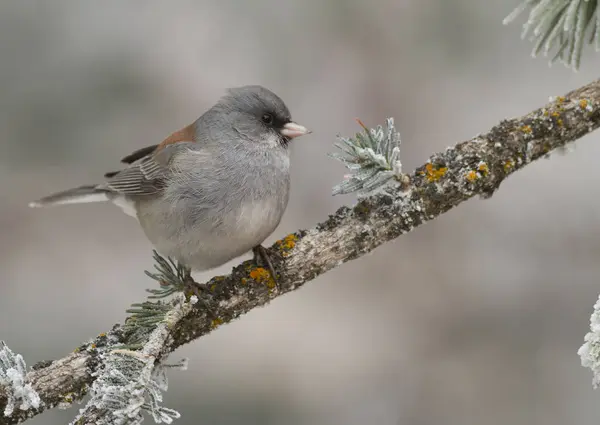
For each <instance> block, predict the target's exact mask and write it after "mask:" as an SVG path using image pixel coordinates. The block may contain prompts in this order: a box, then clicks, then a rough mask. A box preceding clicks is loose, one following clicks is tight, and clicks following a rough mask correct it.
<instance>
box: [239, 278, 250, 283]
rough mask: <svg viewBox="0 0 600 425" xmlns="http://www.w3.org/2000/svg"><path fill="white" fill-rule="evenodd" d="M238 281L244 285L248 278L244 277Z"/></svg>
mask: <svg viewBox="0 0 600 425" xmlns="http://www.w3.org/2000/svg"><path fill="white" fill-rule="evenodd" d="M240 282H241V283H242V285H245V284H246V283H248V279H246V278H245V277H243V278H241V279H240Z"/></svg>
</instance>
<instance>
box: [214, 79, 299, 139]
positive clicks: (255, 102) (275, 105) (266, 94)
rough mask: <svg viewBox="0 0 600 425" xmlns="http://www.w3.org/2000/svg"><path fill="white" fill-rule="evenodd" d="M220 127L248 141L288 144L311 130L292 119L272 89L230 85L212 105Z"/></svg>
mask: <svg viewBox="0 0 600 425" xmlns="http://www.w3.org/2000/svg"><path fill="white" fill-rule="evenodd" d="M211 112H213V113H212V114H211V115H212V116H213V117H215V119H216V118H217V117H218V120H219V121H221V122H220V123H219V124H220V126H219V127H220V128H221V130H222V131H224V132H226V133H231V135H232V136H237V137H238V138H240V137H241V138H242V139H243V140H245V141H247V142H248V143H257V144H264V145H266V146H270V147H274V146H287V145H288V143H289V142H290V140H291V139H293V138H295V137H299V136H302V135H304V134H308V133H310V131H309V130H308V129H307V128H306V127H304V126H301V125H299V124H296V123H295V122H293V121H292V117H291V114H290V111H289V109H288V108H287V106H286V105H285V103H284V102H283V100H281V99H280V98H279V96H277V95H276V94H275V93H273V92H272V91H270V90H268V89H266V88H264V87H261V86H243V87H236V88H232V89H229V90H228V92H227V94H226V95H225V96H223V97H222V98H221V99H220V100H219V101H218V102H217V104H216V105H215V106H214V107H213V108H212V109H211Z"/></svg>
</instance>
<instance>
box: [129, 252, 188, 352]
mask: <svg viewBox="0 0 600 425" xmlns="http://www.w3.org/2000/svg"><path fill="white" fill-rule="evenodd" d="M153 258H154V261H155V262H156V264H155V265H154V268H155V270H156V272H154V273H151V272H149V271H145V273H146V275H147V276H149V277H150V278H152V279H154V280H156V281H157V282H158V283H159V285H160V288H158V289H146V291H147V292H149V293H150V294H151V295H149V296H148V298H149V299H157V298H161V299H162V298H166V297H168V296H170V295H173V294H176V293H180V292H183V291H184V290H185V288H186V284H188V283H189V282H190V281H191V280H192V276H191V270H190V269H189V268H187V267H185V266H183V265H182V264H179V263H176V262H175V261H173V260H172V259H170V258H168V259H165V258H163V257H162V256H161V255H160V254H159V253H158V252H156V251H153ZM171 308H172V305H171V303H168V302H162V301H160V300H158V301H144V302H143V303H136V304H132V305H131V308H129V309H128V310H127V313H129V314H130V316H129V317H127V319H126V321H125V324H124V325H123V331H124V333H125V335H126V339H127V344H126V345H125V346H124V347H126V348H129V349H138V348H140V347H141V345H142V344H143V343H144V341H145V340H146V339H147V338H148V336H149V335H150V333H151V332H152V331H153V330H154V329H155V328H156V326H157V325H158V324H159V323H161V322H162V321H164V319H165V316H166V314H167V313H168V312H169V311H170V309H171Z"/></svg>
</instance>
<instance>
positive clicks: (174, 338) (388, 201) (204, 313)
mask: <svg viewBox="0 0 600 425" xmlns="http://www.w3.org/2000/svg"><path fill="white" fill-rule="evenodd" d="M390 124H392V125H393V123H392V122H388V125H387V129H386V130H384V129H383V128H382V129H381V132H380V131H379V130H378V129H375V130H374V132H373V130H369V131H368V132H370V134H371V135H376V136H377V137H379V136H382V137H381V138H379V140H381V141H384V140H387V141H388V142H391V145H389V146H388V147H387V148H385V149H383V148H382V147H381V146H379V145H378V144H377V143H376V146H375V148H374V149H373V147H372V146H371V150H372V152H373V154H371V152H370V151H366V152H364V151H363V152H362V153H361V152H360V151H358V150H352V148H350V149H351V150H350V151H349V154H350V156H352V153H353V152H356V153H358V154H359V155H363V154H364V155H363V157H364V158H366V161H368V163H370V164H373V163H379V164H380V166H379V168H378V171H377V172H378V173H379V172H383V173H386V174H385V176H391V177H390V178H389V179H387V180H386V181H383V180H385V179H384V178H383V177H382V178H381V180H362V181H363V183H365V182H367V181H370V182H373V183H377V184H373V185H370V184H362V185H357V186H355V187H350V188H348V187H346V191H352V190H360V191H361V192H362V191H363V190H367V189H370V188H377V189H378V190H377V192H376V193H374V194H371V195H369V196H367V195H366V194H364V193H363V194H362V196H361V197H360V198H359V201H358V202H357V203H356V204H355V205H353V206H351V207H342V208H340V209H338V211H336V212H335V213H334V214H332V215H330V216H329V218H328V219H327V220H325V221H324V222H322V223H319V224H317V225H316V226H315V227H313V228H312V229H310V230H300V231H297V232H296V233H293V234H290V235H287V236H285V237H284V238H282V239H281V240H279V241H277V242H276V243H275V244H274V245H273V246H271V247H270V248H269V250H270V257H271V259H272V260H273V262H274V265H275V268H276V270H277V271H278V272H279V274H280V276H279V279H278V283H279V285H277V286H276V285H275V284H274V282H273V280H272V279H271V278H270V274H269V272H268V271H267V270H265V269H264V268H262V267H259V266H257V265H256V264H255V263H254V262H253V261H252V260H249V261H245V262H243V263H242V264H240V265H239V266H237V267H235V268H234V269H233V270H232V272H231V274H229V275H227V276H215V277H213V278H212V279H211V280H209V281H208V282H206V283H205V284H204V286H203V287H202V288H203V289H202V291H203V294H204V295H206V297H204V296H203V297H202V302H196V303H193V301H196V299H195V296H190V294H186V295H185V296H183V297H182V296H181V295H180V296H179V297H178V298H176V300H175V301H174V304H168V303H165V302H163V301H161V300H160V299H159V300H157V301H150V300H147V301H145V302H144V303H141V304H137V305H136V308H135V309H134V310H132V311H131V312H132V313H133V315H132V316H131V317H130V318H129V319H128V321H127V322H126V323H125V325H115V326H114V327H113V329H112V330H111V331H109V332H107V333H106V334H101V335H99V336H98V337H96V338H94V339H93V340H91V341H90V342H88V343H86V344H84V345H83V346H82V347H80V349H78V350H77V351H76V352H75V353H72V354H70V355H68V356H66V357H65V358H63V359H59V360H56V361H54V362H50V363H49V364H46V363H44V364H41V365H38V366H34V370H32V371H30V372H29V373H27V375H26V376H25V377H24V379H23V382H27V383H29V384H30V385H31V388H32V390H33V391H35V392H36V393H37V394H39V397H40V400H41V401H42V402H43V404H42V403H40V407H39V408H38V409H36V410H35V411H32V410H30V411H28V413H24V412H23V411H21V410H18V409H15V410H13V411H12V412H9V413H10V414H9V415H0V425H5V424H15V423H19V422H22V421H23V420H26V419H27V418H28V417H30V416H31V415H32V414H37V413H41V412H42V411H43V410H44V409H49V408H52V407H55V406H58V405H64V404H68V403H72V402H74V401H77V400H80V399H81V398H82V397H83V396H84V395H85V394H86V393H87V392H88V391H89V390H90V388H91V389H92V401H90V403H89V404H88V405H87V406H86V407H85V408H84V410H83V412H82V414H81V416H80V417H79V418H78V420H76V422H75V423H77V424H82V423H99V422H93V420H95V418H97V417H98V416H95V415H97V414H103V413H102V410H103V409H108V410H110V411H111V412H112V413H113V422H106V423H119V422H116V421H115V419H114V417H115V415H114V413H115V412H117V416H118V415H119V414H121V415H123V417H125V416H128V415H129V416H132V417H133V418H139V414H140V412H141V410H143V409H144V408H145V407H144V406H145V405H148V406H146V407H149V408H148V409H147V410H149V411H150V412H152V411H153V408H152V406H150V405H151V404H152V403H156V406H155V409H154V412H155V413H156V412H158V416H157V417H155V419H156V418H158V419H160V420H163V421H164V420H169V419H173V418H175V417H176V413H175V412H173V411H170V410H161V409H164V408H160V407H158V403H159V402H160V397H159V396H160V394H159V392H154V393H153V392H152V391H153V389H155V388H161V387H162V388H164V386H163V385H162V384H163V382H164V381H163V380H162V378H157V377H156V376H153V373H159V372H160V368H161V365H163V364H164V360H165V358H166V356H167V355H168V354H169V353H171V352H172V351H173V350H175V349H176V348H177V347H179V346H181V345H183V344H186V343H188V342H191V341H193V340H195V339H197V338H199V337H201V336H203V335H206V334H208V333H210V332H212V331H214V330H215V329H218V328H219V327H220V326H221V325H223V324H225V323H228V322H230V321H232V320H234V319H237V318H238V317H240V316H241V315H243V314H245V313H247V312H248V311H250V310H252V309H254V308H256V307H260V306H264V305H266V304H268V303H269V302H270V301H271V300H273V299H274V298H276V297H278V296H280V295H283V294H285V293H287V292H290V291H293V290H296V289H298V288H300V287H302V286H303V285H304V284H305V283H306V282H309V281H311V280H314V279H315V278H316V277H318V276H320V275H322V274H324V273H326V272H327V271H329V270H331V269H333V268H335V267H338V266H339V265H341V264H343V263H345V262H347V261H351V260H354V259H356V258H358V257H360V256H362V255H364V254H366V253H368V252H370V251H372V250H374V249H375V248H377V247H378V246H380V245H382V244H383V243H385V242H387V241H390V240H392V239H395V238H397V237H398V236H400V235H402V234H404V233H407V232H409V231H411V230H412V229H414V228H415V227H417V226H420V225H422V224H424V223H426V222H427V221H429V220H432V219H434V218H436V217H438V216H439V215H441V214H443V213H445V212H447V211H449V210H450V209H452V208H454V207H456V206H458V205H460V204H461V203H462V202H464V201H467V200H469V199H471V198H473V197H476V196H480V197H482V198H488V197H490V196H491V195H492V194H493V193H494V192H495V191H496V190H498V188H499V187H500V185H501V183H502V182H503V181H504V180H505V179H506V178H507V177H508V176H510V175H511V174H513V173H514V172H516V171H518V170H520V169H521V168H523V167H525V166H527V165H528V164H530V163H531V162H532V161H535V160H537V159H540V158H545V157H548V156H549V154H550V153H551V152H553V151H556V150H558V149H561V148H563V147H565V146H566V145H567V144H568V143H570V142H573V141H575V140H577V139H579V138H581V137H583V136H585V135H586V134H589V133H590V132H592V131H593V130H595V129H597V128H598V127H599V126H600V80H597V81H594V82H592V83H590V84H588V85H586V86H583V87H581V88H579V89H577V90H574V91H572V92H571V93H568V94H566V95H565V96H564V97H562V96H559V97H555V98H553V99H552V100H551V101H550V103H548V104H546V105H544V106H543V107H541V108H539V109H536V110H534V111H532V112H530V113H529V114H527V115H524V116H522V117H518V118H514V119H510V120H503V121H501V122H500V123H499V124H498V125H496V126H495V127H493V128H492V129H490V130H489V131H488V132H487V133H484V134H480V135H478V136H476V137H474V138H473V139H471V140H467V141H463V142H460V143H458V144H456V145H455V146H453V147H449V148H447V149H446V150H445V151H443V152H440V153H435V154H433V155H432V156H431V157H430V158H429V159H428V160H427V161H426V162H425V163H424V164H423V165H422V166H420V167H418V168H417V169H416V170H414V171H413V172H412V173H411V174H403V173H402V171H401V169H400V164H399V158H398V157H397V154H394V149H395V148H397V147H398V145H397V143H399V137H398V138H396V135H395V132H394V131H393V127H392V125H390ZM368 132H367V133H365V134H364V137H367V138H368ZM386 134H389V136H387V135H386ZM364 137H363V138H362V141H360V143H362V146H363V147H362V149H366V148H369V146H367V145H366V144H365V143H366V139H365V138H364ZM359 139H360V137H358V136H357V137H355V138H354V139H348V141H349V143H350V144H353V143H354V142H356V143H359V142H358V140H359ZM353 141H354V142H353ZM368 143H371V141H370V140H369V141H368ZM357 146H358V145H357ZM348 147H350V145H348ZM380 148H381V149H380ZM380 154H381V155H382V156H383V158H384V159H385V162H384V161H382V160H381V157H380V156H379V155H380ZM392 160H393V161H394V162H393V161H392ZM394 164H396V165H394ZM390 171H391V172H392V175H390V173H389V172H390ZM375 174H377V173H375ZM369 178H373V177H369ZM375 178H376V179H379V178H378V177H376V176H375ZM359 180H360V179H359ZM381 182H383V183H385V184H383V183H382V184H383V185H382V186H380V185H379V183H381ZM547 184H550V185H551V184H554V183H553V182H551V181H549V182H548V183H547ZM350 189H352V190H350ZM157 261H158V263H159V266H158V267H157V269H158V271H159V273H158V274H151V277H153V278H158V279H159V280H160V281H161V287H162V289H161V290H159V291H158V292H157V291H153V296H154V297H155V298H161V297H162V296H163V295H165V294H166V293H167V292H169V293H170V292H171V290H173V292H178V291H181V290H184V291H185V290H186V288H190V285H191V284H192V283H193V282H190V276H189V275H188V274H187V272H186V271H185V270H179V269H178V268H177V267H176V265H169V264H168V261H166V260H164V259H161V260H159V259H158V258H157ZM161 274H162V277H161V276H159V275H161ZM163 281H164V282H163ZM191 293H193V291H192V292H191ZM185 300H187V301H185ZM190 301H191V302H190ZM172 312H173V313H172ZM172 314H175V316H172ZM140 330H141V331H140ZM156 341H158V344H155V342H156ZM119 347H121V348H119ZM115 350H116V351H115ZM119 350H124V351H119ZM134 350H139V351H134ZM125 353H127V354H125ZM588 353H591V351H589V352H588ZM146 355H147V356H148V357H147V358H146V357H145V356H146ZM146 360H148V361H146ZM115 362H116V363H115ZM122 362H130V363H131V364H130V368H128V369H127V371H124V370H123V367H121V366H123V365H124V363H122ZM157 365H158V366H157ZM107 366H108V367H107ZM110 370H113V371H115V372H114V375H115V376H116V377H109V376H107V371H110ZM161 373H162V372H161ZM119 374H120V375H119ZM95 382H96V383H95ZM123 388H128V389H131V393H127V394H126V393H124V392H123V391H121V390H122V389H123ZM11 389H12V386H11V385H10V384H8V385H6V384H4V385H0V411H3V410H4V409H6V407H7V406H8V405H9V404H10V403H11V400H13V398H11V397H14V395H13V392H11ZM112 403H114V404H112ZM98 412H99V413H98ZM163 414H164V416H163ZM101 417H102V416H101ZM103 418H106V416H104V417H103Z"/></svg>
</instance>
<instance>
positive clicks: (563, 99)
mask: <svg viewBox="0 0 600 425" xmlns="http://www.w3.org/2000/svg"><path fill="white" fill-rule="evenodd" d="M564 101H565V98H564V97H563V96H557V98H556V103H563V102H564Z"/></svg>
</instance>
